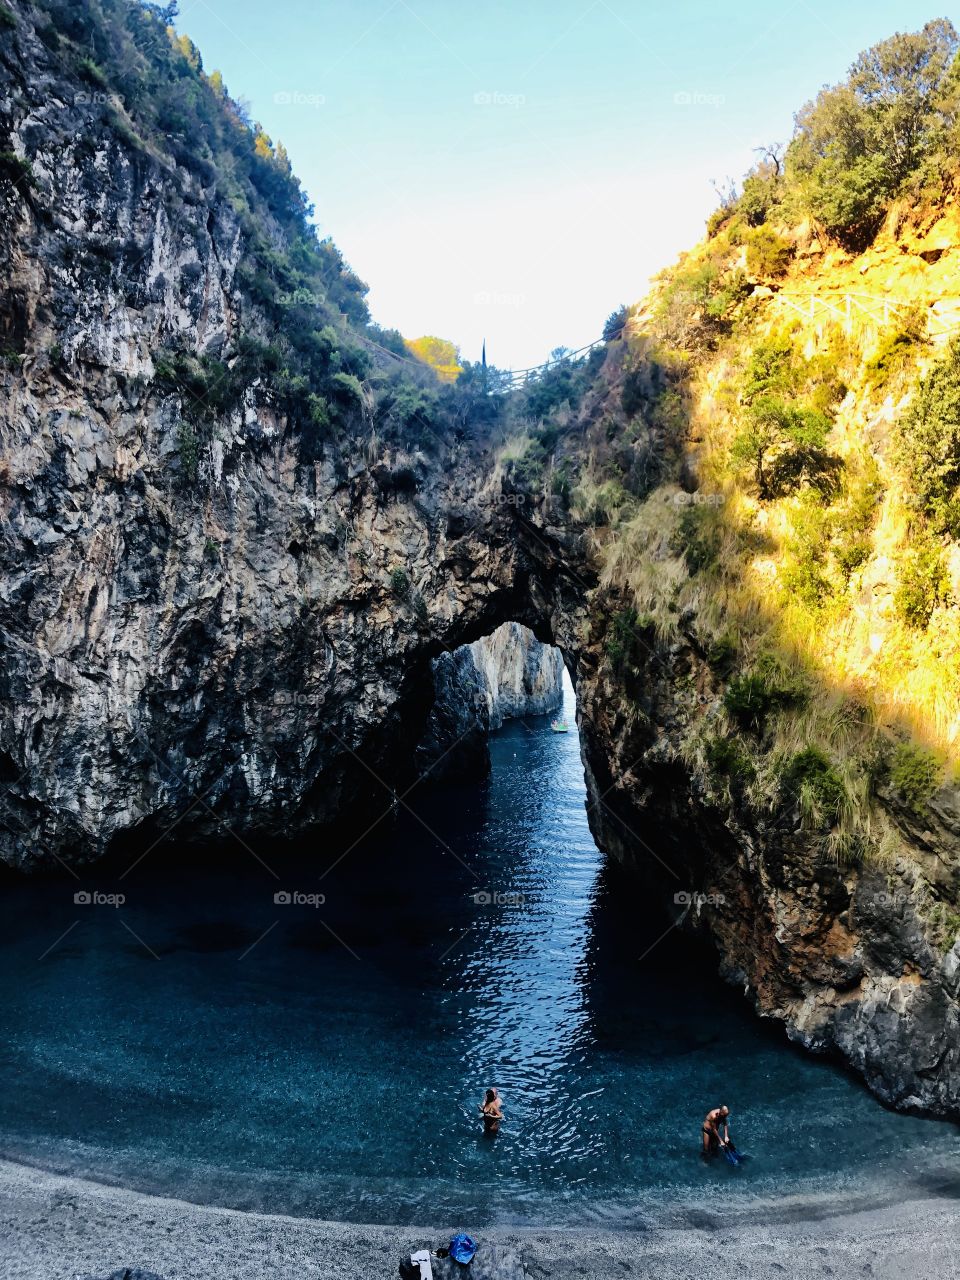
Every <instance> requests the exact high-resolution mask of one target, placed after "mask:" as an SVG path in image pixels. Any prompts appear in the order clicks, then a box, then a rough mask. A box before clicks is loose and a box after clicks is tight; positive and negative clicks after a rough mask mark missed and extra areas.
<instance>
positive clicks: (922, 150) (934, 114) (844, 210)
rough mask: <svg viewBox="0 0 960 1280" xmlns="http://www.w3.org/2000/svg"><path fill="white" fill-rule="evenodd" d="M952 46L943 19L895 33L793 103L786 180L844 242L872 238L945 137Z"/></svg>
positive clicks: (854, 245) (855, 244) (952, 35)
mask: <svg viewBox="0 0 960 1280" xmlns="http://www.w3.org/2000/svg"><path fill="white" fill-rule="evenodd" d="M956 52H957V33H956V31H955V30H954V28H953V25H952V23H950V22H949V21H948V20H947V19H938V20H936V21H933V22H928V23H927V24H926V26H925V27H924V28H923V30H922V31H919V32H914V33H898V34H897V35H895V36H892V37H891V38H890V39H889V40H884V41H882V42H881V43H880V44H878V45H876V46H875V47H874V48H872V49H869V50H868V51H867V52H865V53H862V54H861V55H860V56H859V57H858V58H857V60H856V62H855V63H854V65H853V67H852V68H851V70H850V75H849V76H848V78H847V80H846V81H845V82H844V83H843V84H840V85H836V86H834V87H833V88H827V89H824V90H822V92H821V93H820V94H819V96H818V97H817V99H816V101H815V102H812V103H808V104H807V106H806V107H804V108H803V110H801V111H800V112H799V113H798V115H797V130H796V134H795V135H794V138H793V141H792V142H791V144H790V147H789V150H788V152H787V158H786V159H787V177H788V181H789V182H790V183H791V184H792V185H793V186H794V187H795V188H796V189H797V190H798V191H799V192H800V194H801V197H802V200H803V203H804V204H805V205H806V207H807V209H808V210H809V211H810V212H811V213H812V214H813V216H814V217H815V218H817V219H818V220H819V221H820V222H822V223H823V224H824V225H825V226H826V228H827V231H828V232H829V233H830V234H831V235H833V236H835V237H836V238H837V239H838V240H840V241H841V242H842V243H843V244H845V245H846V246H847V247H848V248H851V249H860V248H862V247H864V246H865V245H866V244H867V243H868V242H869V240H870V239H871V238H872V237H873V235H874V234H875V232H876V230H877V228H878V227H879V225H880V222H881V221H882V219H883V216H884V214H885V213H886V210H887V207H888V205H889V203H890V201H891V200H892V199H893V197H894V196H895V195H897V193H898V192H899V191H900V190H902V189H903V187H904V185H905V183H906V182H907V180H908V179H909V178H910V177H911V176H912V175H914V174H916V173H917V172H918V170H919V169H920V168H921V166H922V165H923V164H924V162H925V161H926V160H927V158H928V157H930V156H931V155H933V154H934V153H935V151H936V150H937V148H938V147H940V146H941V145H942V143H943V139H944V112H943V109H942V108H943V98H944V94H945V92H947V91H948V90H949V87H950V84H951V69H952V65H953V63H954V60H955V57H956Z"/></svg>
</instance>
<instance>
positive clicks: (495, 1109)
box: [480, 1089, 503, 1133]
mask: <svg viewBox="0 0 960 1280" xmlns="http://www.w3.org/2000/svg"><path fill="white" fill-rule="evenodd" d="M480 1114H481V1115H482V1116H483V1132H484V1133H499V1132H500V1121H501V1120H502V1119H503V1107H502V1106H501V1105H500V1095H499V1093H497V1091H496V1089H488V1090H487V1092H486V1093H485V1094H484V1098H483V1102H481V1103H480Z"/></svg>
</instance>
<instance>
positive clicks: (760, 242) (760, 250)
mask: <svg viewBox="0 0 960 1280" xmlns="http://www.w3.org/2000/svg"><path fill="white" fill-rule="evenodd" d="M746 244H747V270H748V271H749V272H750V274H751V275H753V276H760V277H762V278H764V279H776V278H777V277H778V276H782V275H783V273H784V272H785V271H786V269H787V267H789V265H790V260H791V258H792V257H793V245H792V244H791V243H790V241H789V240H785V239H784V237H783V236H781V235H778V234H777V233H776V231H774V229H773V228H772V227H767V226H762V227H756V228H755V229H753V230H752V231H750V232H749V233H748V234H747V236H746Z"/></svg>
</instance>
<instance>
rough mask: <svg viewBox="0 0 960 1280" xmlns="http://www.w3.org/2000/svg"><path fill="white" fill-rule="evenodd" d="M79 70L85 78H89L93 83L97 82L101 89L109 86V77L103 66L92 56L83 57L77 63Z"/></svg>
mask: <svg viewBox="0 0 960 1280" xmlns="http://www.w3.org/2000/svg"><path fill="white" fill-rule="evenodd" d="M77 70H78V71H79V72H80V74H81V76H83V78H84V80H89V82H90V83H91V84H95V85H96V86H97V87H98V88H99V89H105V88H106V87H107V83H108V82H107V77H106V75H105V73H104V71H103V68H102V67H99V66H98V65H97V64H96V63H95V62H94V60H93V59H92V58H81V59H80V61H79V62H78V63H77Z"/></svg>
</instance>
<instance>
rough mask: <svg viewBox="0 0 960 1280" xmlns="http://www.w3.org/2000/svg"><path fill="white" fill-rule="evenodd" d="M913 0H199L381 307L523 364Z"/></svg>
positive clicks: (594, 318)
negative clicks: (658, 0)
mask: <svg viewBox="0 0 960 1280" xmlns="http://www.w3.org/2000/svg"><path fill="white" fill-rule="evenodd" d="M942 12H943V11H937V10H930V9H928V8H926V7H925V6H922V5H920V4H916V3H912V2H909V0H899V2H898V3H894V2H893V0H798V2H796V3H791V2H790V0H785V2H784V3H782V4H778V3H775V2H774V3H771V2H770V0H766V2H765V3H762V2H760V0H727V2H726V3H723V2H721V3H717V2H716V0H709V2H708V0H672V2H671V0H664V2H662V3H656V4H653V3H647V2H646V0H550V2H549V3H547V2H546V0H526V2H524V0H515V2H514V3H512V4H511V3H501V2H500V0H488V2H485V0H339V3H334V2H332V0H272V2H271V3H267V2H266V0H181V4H180V16H179V18H178V19H177V24H176V25H177V27H178V29H179V30H180V31H183V32H186V33H187V34H188V35H190V36H191V37H192V38H193V39H194V41H195V42H196V43H197V45H198V46H199V48H200V51H201V53H202V55H203V60H204V66H205V67H206V69H207V71H212V70H213V69H214V68H219V69H220V70H221V71H222V72H223V76H224V79H225V80H226V83H227V86H228V88H229V90H230V92H231V93H232V94H233V96H234V97H239V98H242V99H244V100H245V101H246V102H247V103H248V105H249V108H250V111H251V113H252V115H253V116H254V118H255V119H257V120H259V121H260V122H261V123H262V125H263V127H264V128H265V129H266V131H267V132H268V133H269V134H270V135H271V137H273V138H274V140H280V141H282V142H283V143H284V145H285V146H286V148H287V150H288V151H289V153H290V156H291V159H292V161H293V165H294V168H295V170H296V172H297V174H298V176H299V177H300V179H301V181H302V182H303V183H304V186H305V187H306V189H307V192H308V193H309V196H310V198H311V199H312V200H313V201H314V203H315V205H316V211H317V222H318V225H319V227H320V229H321V231H322V233H323V234H329V235H331V236H332V237H333V239H334V240H335V241H336V243H337V244H338V245H339V246H340V248H341V249H342V251H343V252H344V254H345V256H346V257H347V259H348V261H349V262H350V264H351V266H352V267H353V268H354V269H355V270H356V271H357V272H358V274H359V275H360V276H361V277H362V278H363V279H364V280H366V281H367V282H368V284H369V285H370V295H369V301H370V306H371V309H372V311H373V315H374V318H375V319H376V320H378V321H379V322H380V323H381V324H384V325H387V326H390V327H396V328H399V329H400V330H401V331H402V332H403V333H404V334H405V335H406V336H408V337H417V336H419V335H421V334H424V333H435V334H439V335H440V336H442V337H446V338H451V339H452V340H453V341H455V342H456V343H457V344H458V345H459V346H460V347H461V349H462V352H463V354H464V356H466V357H467V358H469V359H477V358H478V357H479V353H480V344H481V341H482V340H483V339H484V338H486V340H487V350H488V354H489V357H490V359H491V360H492V361H493V362H494V363H495V364H498V365H500V366H501V367H504V368H511V367H512V368H521V367H524V366H526V365H531V364H535V363H538V362H540V361H541V360H543V359H544V358H545V357H546V355H547V354H548V352H549V351H550V350H551V349H552V348H553V347H556V346H560V345H563V346H567V347H571V348H576V347H579V346H582V345H584V344H585V343H587V342H590V341H591V340H592V339H593V338H595V337H597V336H598V335H599V333H600V330H601V328H602V325H603V321H604V319H605V318H606V316H607V315H608V314H609V312H611V311H612V310H613V309H614V308H615V307H616V306H617V305H618V304H619V303H621V302H632V301H635V300H636V299H637V298H639V297H641V296H642V295H643V293H644V292H645V288H646V283H647V281H648V279H649V277H650V276H651V275H652V274H653V273H655V272H656V271H658V270H659V269H660V268H661V267H663V266H665V265H667V264H668V263H669V262H671V261H673V260H674V259H675V258H676V256H677V254H678V253H679V252H680V251H681V250H682V249H684V248H685V247H688V246H689V245H691V244H692V243H693V242H694V241H696V240H697V239H699V238H700V236H701V234H702V232H703V224H704V220H705V218H706V216H707V215H708V213H709V212H710V210H711V209H712V208H713V207H714V205H715V204H716V199H715V196H714V193H713V189H712V186H711V181H712V180H717V181H721V182H722V181H723V180H724V179H725V178H727V177H736V178H739V177H740V176H742V174H743V173H744V172H745V171H746V170H747V169H748V168H749V167H750V165H751V164H752V163H753V161H754V156H753V150H752V149H753V148H754V147H756V146H758V145H760V144H761V143H765V142H769V141H771V140H774V139H779V140H783V139H786V138H787V137H789V135H790V131H791V125H792V119H793V113H794V112H795V111H796V110H797V109H798V108H799V107H800V106H801V105H802V104H803V103H804V102H805V101H806V100H807V99H808V98H810V97H812V96H813V95H814V94H815V93H816V92H817V90H818V89H819V88H820V86H821V85H823V84H825V83H830V82H833V81H835V80H837V79H839V78H841V77H842V76H843V75H844V73H845V71H846V69H847V68H848V66H849V64H850V63H851V61H852V60H853V58H854V57H855V56H856V54H857V53H858V52H859V51H860V50H861V49H862V48H865V47H867V46H868V45H870V44H873V43H875V42H876V41H877V40H880V39H883V38H884V37H886V36H888V35H891V34H892V33H893V32H894V31H898V30H901V31H902V30H915V29H917V28H919V27H920V26H922V25H923V23H924V22H925V21H928V20H929V19H931V18H934V17H938V16H941V14H942Z"/></svg>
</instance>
